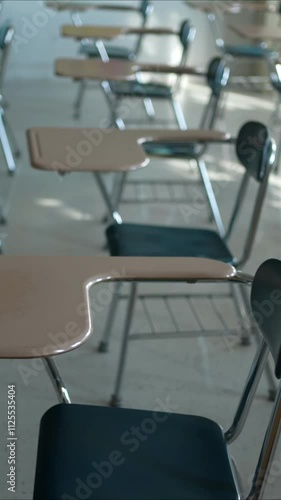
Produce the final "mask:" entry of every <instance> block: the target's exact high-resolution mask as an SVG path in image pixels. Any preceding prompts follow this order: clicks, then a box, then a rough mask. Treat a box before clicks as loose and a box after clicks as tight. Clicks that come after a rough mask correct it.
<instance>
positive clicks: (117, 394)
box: [110, 283, 137, 406]
mask: <svg viewBox="0 0 281 500" xmlns="http://www.w3.org/2000/svg"><path fill="white" fill-rule="evenodd" d="M136 298H137V283H132V284H131V291H130V296H129V302H128V309H127V314H126V319H125V327H124V332H123V340H122V346H121V353H120V358H119V365H118V372H117V377H116V383H115V389H114V393H113V395H112V398H111V402H110V404H111V406H120V404H121V399H120V391H121V386H122V382H123V378H124V369H125V363H126V357H127V350H128V341H129V334H130V329H131V325H132V319H133V315H134V307H135V302H136Z"/></svg>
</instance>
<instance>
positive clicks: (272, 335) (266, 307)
mask: <svg viewBox="0 0 281 500" xmlns="http://www.w3.org/2000/svg"><path fill="white" fill-rule="evenodd" d="M251 307H252V313H253V316H254V317H255V320H256V323H257V324H258V326H259V329H260V332H261V333H262V337H263V341H262V342H263V343H266V348H267V351H268V350H269V351H270V352H271V354H272V356H273V359H274V364H275V375H276V378H277V379H279V380H280V379H281V262H280V261H279V260H276V259H270V260H268V261H266V262H264V263H263V264H262V265H261V266H260V268H259V269H258V271H257V273H256V275H255V277H254V281H253V285H252V292H251ZM261 348H262V345H261V347H260V349H261ZM280 431H281V384H280V385H279V390H278V391H277V396H276V399H275V404H274V407H273V410H272V412H271V416H270V420H269V424H268V426H267V430H266V434H265V438H264V441H263V445H262V449H261V452H260V456H259V460H258V464H257V467H256V471H255V474H254V478H253V483H252V490H251V492H250V495H249V497H248V498H249V500H251V499H260V498H262V495H263V491H264V488H265V485H266V480H267V479H268V477H269V475H270V468H271V465H272V461H273V457H274V453H275V451H276V448H277V444H278V440H279V437H280Z"/></svg>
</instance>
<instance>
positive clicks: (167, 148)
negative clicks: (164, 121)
mask: <svg viewBox="0 0 281 500" xmlns="http://www.w3.org/2000/svg"><path fill="white" fill-rule="evenodd" d="M143 149H144V151H145V152H146V154H147V155H148V156H161V157H164V158H165V157H167V158H191V159H193V158H194V157H195V156H196V155H197V151H198V144H195V143H194V144H192V143H191V142H189V143H188V142H182V143H180V142H177V143H174V142H171V143H169V142H165V143H161V142H156V141H153V142H147V143H145V144H143Z"/></svg>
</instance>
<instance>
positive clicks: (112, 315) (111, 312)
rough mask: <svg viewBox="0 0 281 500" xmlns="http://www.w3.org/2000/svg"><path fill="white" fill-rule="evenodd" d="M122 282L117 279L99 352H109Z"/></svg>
mask: <svg viewBox="0 0 281 500" xmlns="http://www.w3.org/2000/svg"><path fill="white" fill-rule="evenodd" d="M121 285H122V283H121V282H120V281H117V283H116V284H115V287H114V293H113V297H112V301H111V304H110V309H109V312H108V315H107V319H106V323H105V328H104V333H103V336H102V340H101V342H100V345H99V347H98V352H108V346H109V340H110V337H111V333H112V327H113V323H114V319H115V315H116V311H117V306H118V302H119V292H120V288H121Z"/></svg>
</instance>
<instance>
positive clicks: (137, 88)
mask: <svg viewBox="0 0 281 500" xmlns="http://www.w3.org/2000/svg"><path fill="white" fill-rule="evenodd" d="M110 87H111V90H112V92H113V93H114V94H115V95H116V96H120V97H121V96H122V97H150V98H153V99H157V98H158V99H170V98H171V97H172V96H173V90H172V88H171V87H169V86H168V85H165V84H161V83H139V82H111V83H110Z"/></svg>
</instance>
